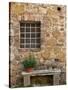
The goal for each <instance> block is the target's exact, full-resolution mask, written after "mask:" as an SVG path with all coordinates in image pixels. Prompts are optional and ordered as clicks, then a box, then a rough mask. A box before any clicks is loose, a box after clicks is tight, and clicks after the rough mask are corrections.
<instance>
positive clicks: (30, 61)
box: [22, 55, 36, 72]
mask: <svg viewBox="0 0 68 90" xmlns="http://www.w3.org/2000/svg"><path fill="white" fill-rule="evenodd" d="M22 64H23V66H24V70H25V71H27V72H31V71H32V70H33V68H34V67H35V66H36V58H35V57H34V56H33V55H29V57H26V58H25V59H24V61H23V62H22Z"/></svg>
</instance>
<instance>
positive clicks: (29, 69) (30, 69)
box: [25, 68, 33, 72]
mask: <svg viewBox="0 0 68 90" xmlns="http://www.w3.org/2000/svg"><path fill="white" fill-rule="evenodd" d="M25 71H26V72H32V71H33V68H26V69H25Z"/></svg>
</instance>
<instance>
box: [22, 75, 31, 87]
mask: <svg viewBox="0 0 68 90" xmlns="http://www.w3.org/2000/svg"><path fill="white" fill-rule="evenodd" d="M23 78H24V86H29V85H30V76H29V75H25V76H24V77H23Z"/></svg>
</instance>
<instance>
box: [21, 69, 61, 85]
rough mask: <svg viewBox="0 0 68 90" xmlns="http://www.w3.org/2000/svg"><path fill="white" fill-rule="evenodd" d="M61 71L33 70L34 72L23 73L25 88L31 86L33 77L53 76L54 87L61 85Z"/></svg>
mask: <svg viewBox="0 0 68 90" xmlns="http://www.w3.org/2000/svg"><path fill="white" fill-rule="evenodd" d="M60 73H61V70H60V69H54V70H33V71H32V72H25V71H23V72H22V76H23V78H24V86H29V85H30V77H31V76H41V75H42V76H44V75H53V85H59V80H60Z"/></svg>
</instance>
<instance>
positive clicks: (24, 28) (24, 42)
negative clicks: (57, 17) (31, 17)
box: [20, 21, 40, 48]
mask: <svg viewBox="0 0 68 90" xmlns="http://www.w3.org/2000/svg"><path fill="white" fill-rule="evenodd" d="M20 48H40V22H39V21H37V22H30V21H29V22H28V21H24V22H20Z"/></svg>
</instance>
